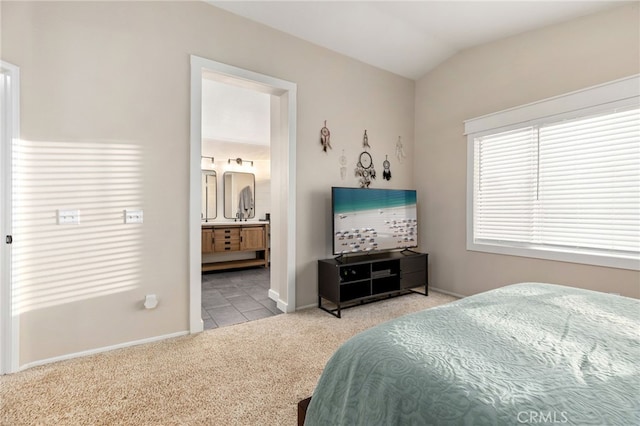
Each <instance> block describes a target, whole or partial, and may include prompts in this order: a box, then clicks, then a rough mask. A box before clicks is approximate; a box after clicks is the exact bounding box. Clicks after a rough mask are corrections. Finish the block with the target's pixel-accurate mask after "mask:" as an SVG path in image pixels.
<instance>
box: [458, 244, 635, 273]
mask: <svg viewBox="0 0 640 426" xmlns="http://www.w3.org/2000/svg"><path fill="white" fill-rule="evenodd" d="M467 250H468V251H477V252H484V253H493V254H503V255H507V256H520V257H530V258H534V259H544V260H553V261H557V262H570V263H581V264H585V265H593V266H606V267H609V268H618V269H630V270H633V271H640V259H639V258H637V257H636V258H634V257H623V256H612V255H611V254H610V253H604V252H602V253H597V252H588V253H587V252H577V251H569V250H562V249H550V248H534V247H516V246H507V245H499V244H488V243H474V242H467Z"/></svg>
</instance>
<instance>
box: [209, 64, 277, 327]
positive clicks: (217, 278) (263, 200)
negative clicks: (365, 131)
mask: <svg viewBox="0 0 640 426" xmlns="http://www.w3.org/2000/svg"><path fill="white" fill-rule="evenodd" d="M220 80H221V79H220V76H219V74H217V73H212V72H209V71H203V74H202V113H201V116H202V164H201V169H202V213H201V217H202V261H201V262H202V289H201V290H202V321H203V327H204V329H205V330H208V329H212V328H217V327H223V326H227V325H233V324H238V323H241V322H246V321H252V320H255V319H261V318H266V317H269V316H273V315H277V314H280V313H282V311H281V310H279V309H278V307H277V303H276V301H274V300H272V299H270V298H269V290H270V288H271V285H270V273H269V265H270V261H271V260H272V259H273V256H271V253H270V246H269V240H270V238H269V234H270V232H269V220H270V212H271V185H270V182H271V94H270V93H269V92H268V91H266V90H263V89H262V88H260V89H257V88H254V87H247V84H246V82H245V81H238V80H236V79H224V81H220Z"/></svg>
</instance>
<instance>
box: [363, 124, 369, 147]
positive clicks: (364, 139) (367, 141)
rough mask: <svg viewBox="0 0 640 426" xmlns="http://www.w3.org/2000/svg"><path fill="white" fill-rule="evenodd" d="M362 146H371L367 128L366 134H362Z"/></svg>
mask: <svg viewBox="0 0 640 426" xmlns="http://www.w3.org/2000/svg"><path fill="white" fill-rule="evenodd" d="M362 147H363V148H364V149H367V148H371V146H370V145H369V136H367V129H364V136H362Z"/></svg>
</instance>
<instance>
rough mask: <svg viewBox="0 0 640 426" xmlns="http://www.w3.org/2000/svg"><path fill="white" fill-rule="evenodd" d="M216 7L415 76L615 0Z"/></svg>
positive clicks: (292, 3)
mask: <svg viewBox="0 0 640 426" xmlns="http://www.w3.org/2000/svg"><path fill="white" fill-rule="evenodd" d="M208 2H209V3H211V4H213V5H214V6H216V7H219V8H221V9H225V10H227V11H229V12H232V13H235V14H237V15H240V16H244V17H246V18H249V19H251V20H254V21H257V22H260V23H263V24H265V25H267V26H270V27H273V28H275V29H278V30H280V31H283V32H285V33H289V34H292V35H294V36H296V37H298V38H301V39H304V40H307V41H310V42H312V43H314V44H317V45H320V46H323V47H326V48H328V49H330V50H333V51H336V52H339V53H342V54H344V55H346V56H349V57H352V58H355V59H358V60H360V61H362V62H365V63H367V64H370V65H373V66H376V67H378V68H382V69H385V70H387V71H390V72H393V73H395V74H398V75H401V76H404V77H407V78H411V79H418V78H420V77H422V76H424V75H425V74H426V73H427V72H428V71H429V70H431V69H433V68H434V67H436V66H437V65H438V64H440V63H441V62H443V61H444V60H446V59H447V58H449V57H450V56H453V55H454V54H456V53H457V52H459V51H461V50H464V49H466V48H469V47H472V46H476V45H479V44H483V43H486V42H489V41H492V40H497V39H500V38H504V37H509V36H512V35H515V34H518V33H522V32H525V31H529V30H532V29H535V28H540V27H544V26H547V25H551V24H555V23H559V22H562V21H567V20H570V19H573V18H576V17H579V16H583V15H587V14H590V13H595V12H598V11H600V10H603V9H607V8H611V7H616V6H621V5H622V4H624V3H628V2H623V1H600V0H591V1H572V0H570V1H559V0H554V1H551V0H549V1H544V0H542V1H455V0H450V1H216V0H208Z"/></svg>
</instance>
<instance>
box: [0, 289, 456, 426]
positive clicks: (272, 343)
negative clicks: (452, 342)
mask: <svg viewBox="0 0 640 426" xmlns="http://www.w3.org/2000/svg"><path fill="white" fill-rule="evenodd" d="M453 300H455V298H454V297H451V296H447V295H443V294H440V293H436V292H433V291H432V292H430V295H429V297H424V296H421V295H417V294H411V295H407V296H402V297H398V298H393V299H388V300H385V301H380V302H376V303H371V304H368V305H362V306H358V307H355V308H351V309H347V310H346V311H343V314H342V315H343V318H342V319H337V318H334V317H333V316H331V315H329V314H327V313H326V312H323V311H321V310H319V309H317V308H309V309H305V310H301V311H299V312H296V313H293V314H286V315H277V316H273V317H269V318H264V319H261V320H257V321H252V322H246V323H243V324H238V325H234V326H229V327H220V328H217V329H213V330H207V331H205V332H203V333H200V334H197V335H190V336H184V337H179V338H173V339H169V340H164V341H161V342H156V343H151V344H145V345H140V346H135V347H129V348H125V349H118V350H114V351H110V352H105V353H102V354H98V355H92V356H88V357H83V358H76V359H72V360H68V361H61V362H57V363H54V364H48V365H45V366H41V367H35V368H31V369H29V370H25V371H22V372H19V373H16V374H12V375H7V376H1V377H0V410H1V411H0V424H2V425H32V424H39V425H40V424H46V425H116V424H117V425H294V424H296V415H297V407H296V404H297V403H298V401H299V400H301V399H303V398H306V397H308V396H310V395H311V393H312V391H313V388H314V387H315V385H316V382H317V380H318V378H319V376H320V373H321V372H322V369H323V367H324V365H325V363H326V362H327V360H328V359H329V357H330V356H331V354H332V353H333V352H334V351H335V349H336V348H337V347H338V346H339V345H340V344H341V343H343V342H344V341H345V340H347V339H348V338H349V337H351V336H353V335H354V334H356V333H358V332H360V331H362V330H365V329H367V328H369V327H371V326H374V325H376V324H378V323H380V322H383V321H387V320H389V319H392V318H395V317H398V316H401V315H404V314H406V313H410V312H415V311H418V310H421V309H425V308H430V307H434V306H437V305H440V304H443V303H448V302H450V301H453Z"/></svg>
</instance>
